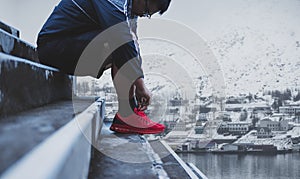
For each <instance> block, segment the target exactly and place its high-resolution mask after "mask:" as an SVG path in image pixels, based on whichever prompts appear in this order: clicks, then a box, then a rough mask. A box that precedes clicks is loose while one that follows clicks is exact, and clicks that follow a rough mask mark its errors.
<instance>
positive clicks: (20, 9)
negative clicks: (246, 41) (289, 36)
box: [0, 0, 300, 44]
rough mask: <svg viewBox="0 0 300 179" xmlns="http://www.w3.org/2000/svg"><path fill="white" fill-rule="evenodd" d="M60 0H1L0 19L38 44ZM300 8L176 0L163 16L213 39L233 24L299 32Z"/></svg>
mask: <svg viewBox="0 0 300 179" xmlns="http://www.w3.org/2000/svg"><path fill="white" fill-rule="evenodd" d="M58 2H59V0H1V6H0V20H1V21H4V22H6V23H7V24H11V25H12V26H14V27H16V28H18V29H20V30H21V35H22V38H23V39H24V40H26V41H29V42H30V43H32V44H35V41H36V35H37V33H38V31H39V30H40V28H41V26H42V24H43V23H44V22H45V20H46V19H47V17H48V16H49V14H50V13H51V11H52V10H53V8H54V6H55V5H56V4H57V3H58ZM299 9H300V1H299V0H251V1H250V0H226V1H224V0H187V1H185V0H172V3H171V7H170V9H169V11H168V12H166V14H164V15H163V16H162V17H161V18H168V19H173V20H176V21H178V22H180V23H183V24H186V25H188V26H190V27H191V28H193V29H195V30H196V31H197V32H198V33H199V34H200V35H201V36H203V37H204V38H207V39H210V38H212V37H213V36H220V33H223V32H224V29H225V28H227V27H230V26H246V25H247V26H252V28H267V27H268V26H269V27H272V28H273V27H274V25H275V27H277V28H289V29H293V30H294V31H298V32H299V28H300V26H299V18H300V11H299ZM264 14H268V15H267V16H266V15H265V16H264ZM262 16H264V18H262ZM155 17H158V16H155Z"/></svg>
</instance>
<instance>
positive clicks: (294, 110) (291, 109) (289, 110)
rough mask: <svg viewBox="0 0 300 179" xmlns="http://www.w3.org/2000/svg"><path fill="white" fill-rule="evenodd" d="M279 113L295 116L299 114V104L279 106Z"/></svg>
mask: <svg viewBox="0 0 300 179" xmlns="http://www.w3.org/2000/svg"><path fill="white" fill-rule="evenodd" d="M279 113H283V114H288V115H290V116H297V115H300V106H280V107H279Z"/></svg>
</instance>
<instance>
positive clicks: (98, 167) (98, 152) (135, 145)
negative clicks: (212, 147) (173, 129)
mask: <svg viewBox="0 0 300 179" xmlns="http://www.w3.org/2000/svg"><path fill="white" fill-rule="evenodd" d="M110 125H111V123H110V122H105V123H104V125H103V128H102V130H101V135H100V138H99V139H98V141H96V143H95V147H96V148H94V156H93V158H92V160H91V164H90V172H89V176H88V178H89V179H94V178H95V179H96V178H101V179H102V178H103V179H105V178H109V179H119V178H165V179H168V178H178V179H190V178H193V179H194V178H203V179H206V177H205V176H204V175H202V177H201V175H200V174H198V173H197V172H199V170H196V167H195V168H194V169H192V168H191V167H189V166H188V165H187V164H186V163H185V162H183V161H182V160H181V159H180V158H179V156H178V155H177V154H176V153H175V152H174V151H173V150H172V149H171V148H170V147H169V146H168V145H167V144H166V143H165V142H163V141H161V140H154V141H148V140H147V139H146V137H144V136H141V135H136V134H118V133H114V132H112V131H110V130H109V126H110Z"/></svg>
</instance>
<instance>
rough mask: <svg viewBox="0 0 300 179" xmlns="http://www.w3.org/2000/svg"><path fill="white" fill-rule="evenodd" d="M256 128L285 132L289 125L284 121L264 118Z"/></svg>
mask: <svg viewBox="0 0 300 179" xmlns="http://www.w3.org/2000/svg"><path fill="white" fill-rule="evenodd" d="M258 127H264V128H269V129H270V130H271V131H287V130H289V124H288V121H286V120H280V121H273V120H271V119H270V118H265V119H262V120H261V121H259V124H258Z"/></svg>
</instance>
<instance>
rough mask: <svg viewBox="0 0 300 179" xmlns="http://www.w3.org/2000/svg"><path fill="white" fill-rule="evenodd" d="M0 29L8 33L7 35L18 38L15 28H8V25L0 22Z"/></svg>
mask: <svg viewBox="0 0 300 179" xmlns="http://www.w3.org/2000/svg"><path fill="white" fill-rule="evenodd" d="M0 29H2V30H4V31H6V32H8V33H9V34H11V35H13V36H15V37H20V31H19V30H17V29H15V28H13V27H11V26H9V25H7V24H5V23H3V22H1V21H0Z"/></svg>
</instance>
